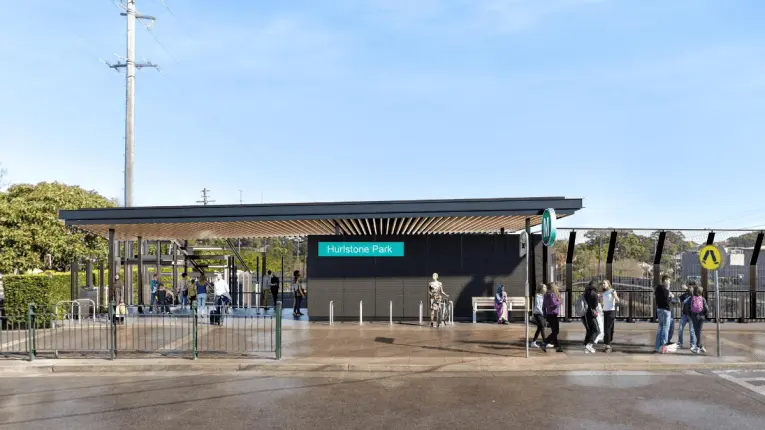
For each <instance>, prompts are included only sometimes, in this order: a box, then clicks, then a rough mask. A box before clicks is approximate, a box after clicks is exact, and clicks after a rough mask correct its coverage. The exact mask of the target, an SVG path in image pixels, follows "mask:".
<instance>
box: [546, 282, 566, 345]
mask: <svg viewBox="0 0 765 430" xmlns="http://www.w3.org/2000/svg"><path fill="white" fill-rule="evenodd" d="M542 307H543V308H544V311H545V319H546V320H547V323H548V324H550V336H549V337H548V338H547V339H546V340H545V342H547V348H552V347H555V350H556V351H557V352H563V348H561V347H560V343H559V342H558V333H560V322H559V321H558V315H559V314H560V290H559V289H558V284H557V283H555V282H552V283H550V290H549V291H548V292H547V294H545V297H544V302H543V303H542Z"/></svg>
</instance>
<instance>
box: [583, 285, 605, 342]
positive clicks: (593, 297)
mask: <svg viewBox="0 0 765 430" xmlns="http://www.w3.org/2000/svg"><path fill="white" fill-rule="evenodd" d="M598 304H599V303H598V284H597V282H595V281H594V280H592V281H590V283H589V284H587V288H585V289H584V293H582V295H581V297H579V310H580V311H584V312H583V313H584V315H583V316H582V323H584V327H585V330H586V332H585V335H584V352H585V354H594V353H595V348H593V346H592V345H593V343H594V342H595V339H596V338H597V337H598V335H599V334H600V328H599V327H598Z"/></svg>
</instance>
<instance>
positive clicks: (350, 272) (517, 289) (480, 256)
mask: <svg viewBox="0 0 765 430" xmlns="http://www.w3.org/2000/svg"><path fill="white" fill-rule="evenodd" d="M519 240H520V236H519V235H509V234H506V235H435V236H377V237H373V236H368V237H363V236H354V237H348V238H347V239H344V238H343V237H342V236H309V238H308V262H307V264H308V267H307V271H308V274H309V276H310V283H309V285H308V289H309V294H310V296H311V300H309V303H308V315H309V316H310V318H311V319H319V320H321V319H326V318H328V316H329V302H330V301H333V302H334V309H335V318H336V319H338V320H340V319H344V318H345V319H358V316H359V301H363V307H364V309H363V312H364V319H372V318H374V319H387V318H388V313H389V306H390V302H391V301H393V316H394V318H402V317H403V318H407V319H409V318H417V317H418V314H419V305H420V301H422V302H423V305H424V306H425V308H427V285H428V282H429V281H430V279H431V276H432V274H433V272H437V273H438V274H439V279H440V281H441V282H442V283H443V285H444V290H445V291H446V293H447V294H449V296H450V297H451V300H453V301H454V317H455V319H469V318H472V309H471V306H472V305H471V298H472V297H476V296H493V295H494V291H495V290H496V287H497V285H498V284H500V283H502V284H504V285H505V288H506V290H507V292H508V295H509V296H523V294H524V276H525V267H524V261H525V260H523V259H521V257H520V255H519ZM320 241H321V242H343V241H348V242H374V241H380V242H382V241H390V242H404V254H405V256H404V257H385V258H367V257H364V258H353V257H350V258H349V257H318V256H317V253H318V242H320ZM534 242H535V244H536V249H535V251H537V252H536V257H537V258H535V260H537V262H536V266H537V270H536V272H537V273H536V275H537V281H538V282H541V279H542V267H541V252H542V245H541V239H540V237H539V236H538V235H535V236H534ZM532 288H533V285H532ZM425 314H426V316H427V309H426V311H425Z"/></svg>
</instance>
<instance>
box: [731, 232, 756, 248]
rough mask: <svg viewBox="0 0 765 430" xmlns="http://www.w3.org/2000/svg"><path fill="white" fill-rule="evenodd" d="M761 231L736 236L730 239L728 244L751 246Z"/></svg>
mask: <svg viewBox="0 0 765 430" xmlns="http://www.w3.org/2000/svg"><path fill="white" fill-rule="evenodd" d="M758 234H759V232H757V231H753V232H750V233H745V234H742V235H741V236H734V237H731V238H729V239H728V241H727V242H728V246H732V247H737V248H751V247H753V246H754V242H755V241H756V240H757V235H758Z"/></svg>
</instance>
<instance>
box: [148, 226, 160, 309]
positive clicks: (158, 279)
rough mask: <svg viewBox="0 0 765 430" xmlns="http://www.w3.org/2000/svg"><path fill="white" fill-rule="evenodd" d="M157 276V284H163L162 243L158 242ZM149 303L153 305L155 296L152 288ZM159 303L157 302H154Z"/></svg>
mask: <svg viewBox="0 0 765 430" xmlns="http://www.w3.org/2000/svg"><path fill="white" fill-rule="evenodd" d="M154 273H156V274H157V282H158V283H162V241H161V240H158V241H157V271H156V272H154ZM157 288H159V284H157ZM149 294H151V295H150V296H149V303H151V296H153V295H154V293H153V292H152V291H151V287H149ZM154 303H155V304H156V303H157V302H156V301H155V302H154ZM151 311H152V312H156V311H157V310H156V308H155V309H152V310H151Z"/></svg>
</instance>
